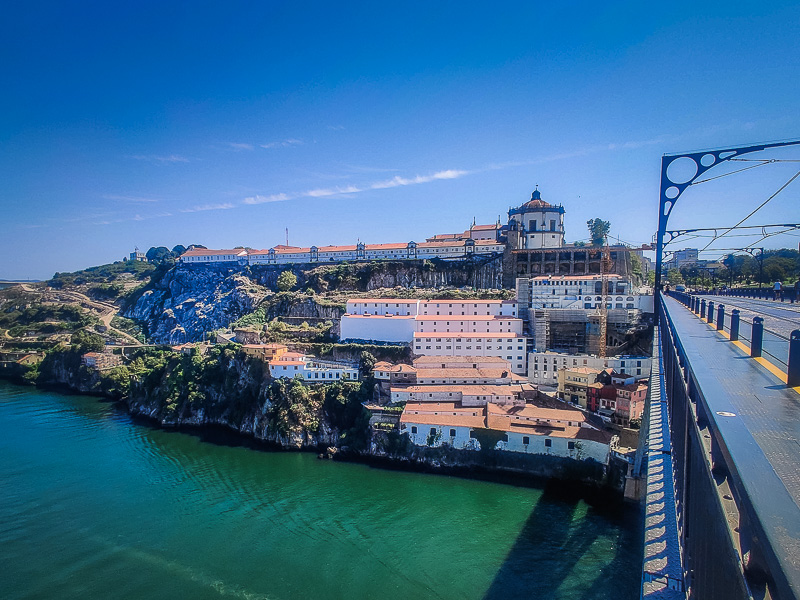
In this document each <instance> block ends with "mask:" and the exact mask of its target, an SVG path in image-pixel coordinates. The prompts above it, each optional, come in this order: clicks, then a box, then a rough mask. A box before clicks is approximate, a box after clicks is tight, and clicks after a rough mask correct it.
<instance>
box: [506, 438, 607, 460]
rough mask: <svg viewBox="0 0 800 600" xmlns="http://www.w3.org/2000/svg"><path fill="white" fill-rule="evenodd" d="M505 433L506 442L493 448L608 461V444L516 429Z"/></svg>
mask: <svg viewBox="0 0 800 600" xmlns="http://www.w3.org/2000/svg"><path fill="white" fill-rule="evenodd" d="M506 435H507V436H508V442H504V441H502V440H501V441H499V442H497V445H496V446H495V449H497V450H506V451H508V452H523V453H525V454H549V455H551V456H561V457H564V458H574V459H576V460H587V459H590V458H591V459H594V460H596V461H597V462H599V463H602V464H606V463H607V462H608V453H609V446H608V445H606V444H601V443H600V442H595V441H592V440H575V439H570V438H562V437H548V436H546V435H526V434H524V433H517V432H516V431H509V432H507V433H506ZM525 437H527V438H528V441H529V443H528V444H523V443H522V442H523V438H525ZM545 440H550V444H551V446H550V447H547V446H545ZM570 442H572V443H573V444H574V448H573V449H570V448H569V445H570Z"/></svg>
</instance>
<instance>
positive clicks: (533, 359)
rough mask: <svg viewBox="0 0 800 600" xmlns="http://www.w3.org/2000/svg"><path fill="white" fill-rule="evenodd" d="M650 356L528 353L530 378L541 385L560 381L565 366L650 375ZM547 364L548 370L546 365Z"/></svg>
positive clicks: (646, 377) (638, 377) (532, 381)
mask: <svg viewBox="0 0 800 600" xmlns="http://www.w3.org/2000/svg"><path fill="white" fill-rule="evenodd" d="M651 361H652V359H651V358H650V357H648V356H610V357H607V358H600V357H597V356H591V355H588V354H563V353H559V352H531V353H530V354H528V380H529V381H530V382H531V383H538V384H540V385H556V384H557V383H558V369H562V368H564V367H567V368H573V367H587V368H589V369H605V368H607V367H610V368H612V369H614V370H615V371H617V372H618V373H619V372H622V371H623V370H624V371H625V373H626V374H628V375H631V376H633V377H634V378H636V379H648V378H649V377H650V363H651ZM545 365H547V371H545V370H544V366H545Z"/></svg>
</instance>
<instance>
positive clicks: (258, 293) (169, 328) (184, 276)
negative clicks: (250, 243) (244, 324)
mask: <svg viewBox="0 0 800 600" xmlns="http://www.w3.org/2000/svg"><path fill="white" fill-rule="evenodd" d="M267 293H268V291H267V290H264V288H262V287H261V286H259V285H257V284H256V283H255V282H254V281H253V280H251V279H250V278H249V277H248V276H247V274H246V273H244V272H242V271H241V270H239V269H236V268H232V267H219V266H204V267H203V268H184V267H180V266H178V267H175V268H173V269H170V270H169V271H167V273H166V274H165V275H164V276H163V277H162V278H161V279H160V280H158V281H153V282H152V284H151V286H149V289H147V290H145V291H144V292H143V293H142V294H141V296H139V298H138V299H137V300H136V302H135V303H134V304H133V306H131V307H130V308H128V309H127V310H125V311H124V312H123V316H125V317H128V318H130V319H134V320H136V321H139V322H141V323H143V324H144V327H145V331H146V333H147V334H148V336H149V338H150V339H151V340H153V341H154V342H156V343H160V344H181V343H184V342H190V341H197V340H200V339H202V337H203V334H204V333H206V332H208V331H213V330H215V329H219V328H220V327H227V326H228V325H229V324H230V323H231V322H232V321H235V320H236V319H238V318H239V317H241V316H243V315H245V314H248V313H250V312H252V311H253V310H255V308H256V307H257V306H258V304H259V303H260V302H261V300H263V298H264V297H265V296H266V295H267Z"/></svg>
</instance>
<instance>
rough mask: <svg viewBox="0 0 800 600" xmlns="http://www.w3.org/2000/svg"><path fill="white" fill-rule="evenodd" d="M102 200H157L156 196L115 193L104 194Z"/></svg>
mask: <svg viewBox="0 0 800 600" xmlns="http://www.w3.org/2000/svg"><path fill="white" fill-rule="evenodd" d="M103 199H104V200H118V201H120V202H159V200H158V199H156V198H143V197H142V196H120V195H117V194H104V195H103Z"/></svg>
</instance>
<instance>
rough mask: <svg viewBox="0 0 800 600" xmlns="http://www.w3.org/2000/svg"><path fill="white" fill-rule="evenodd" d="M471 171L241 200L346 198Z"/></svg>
mask: <svg viewBox="0 0 800 600" xmlns="http://www.w3.org/2000/svg"><path fill="white" fill-rule="evenodd" d="M470 173H473V171H464V170H461V169H447V170H444V171H437V172H436V173H433V174H431V175H416V176H414V177H400V176H396V177H393V178H392V179H389V180H386V181H376V182H373V183H368V184H366V185H354V184H350V185H344V186H336V187H326V188H314V189H311V190H306V191H305V192H299V193H296V194H287V193H284V192H281V193H278V194H271V195H269V196H258V195H257V196H248V197H247V198H244V199H243V200H242V204H264V203H266V202H283V201H286V200H296V199H298V198H330V197H334V196H348V195H352V194H359V193H361V192H369V191H375V190H384V189H388V188H394V187H399V186H405V185H419V184H422V183H430V182H432V181H440V180H446V179H458V178H459V177H464V176H465V175H469V174H470Z"/></svg>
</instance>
